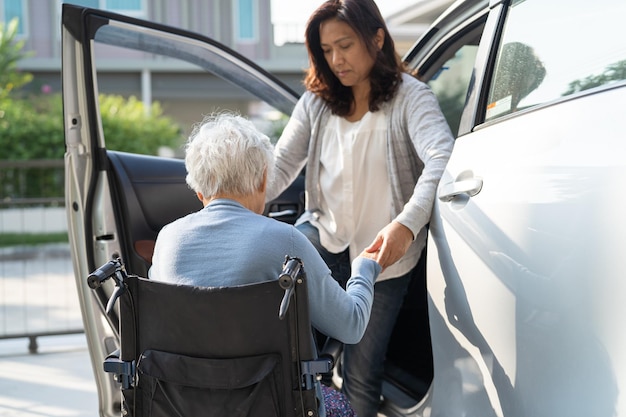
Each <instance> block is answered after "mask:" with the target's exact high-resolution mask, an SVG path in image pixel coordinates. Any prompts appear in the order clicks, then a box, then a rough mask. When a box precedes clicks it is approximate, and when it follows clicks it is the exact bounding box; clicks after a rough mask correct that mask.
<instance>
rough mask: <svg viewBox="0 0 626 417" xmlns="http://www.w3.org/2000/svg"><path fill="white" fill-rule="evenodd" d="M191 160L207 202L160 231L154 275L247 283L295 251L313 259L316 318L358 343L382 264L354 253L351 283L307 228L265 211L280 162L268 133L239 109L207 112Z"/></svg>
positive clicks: (192, 180) (191, 144)
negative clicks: (337, 273) (340, 279)
mask: <svg viewBox="0 0 626 417" xmlns="http://www.w3.org/2000/svg"><path fill="white" fill-rule="evenodd" d="M185 165H186V168H187V172H188V174H187V184H188V185H189V186H190V187H191V188H192V189H193V190H194V191H195V192H196V194H197V196H198V198H199V199H200V200H201V201H202V203H203V205H204V208H203V209H201V210H200V211H198V212H195V213H191V214H189V215H187V216H185V217H182V218H180V219H178V220H175V221H174V222H172V223H170V224H168V225H166V226H165V227H164V228H163V229H162V230H161V231H160V233H159V235H158V238H157V241H156V246H155V249H154V256H153V264H152V267H151V268H150V270H149V277H150V278H151V279H154V280H159V281H166V282H173V283H177V284H188V285H196V286H211V287H219V286H235V285H242V284H248V283H251V282H259V281H267V280H275V279H276V277H277V276H278V275H279V273H280V272H281V269H282V264H283V262H284V260H285V256H286V255H288V256H295V257H298V258H300V259H301V260H302V261H303V263H304V265H306V271H307V277H308V293H309V299H310V300H309V305H310V317H311V323H312V325H313V326H314V327H315V328H316V329H317V330H318V331H320V332H321V333H323V334H325V335H327V336H330V337H332V338H335V339H337V340H339V341H341V342H343V343H347V344H354V343H357V342H358V341H359V340H360V339H361V337H362V336H363V333H364V332H365V329H366V327H367V323H368V320H369V316H370V310H371V306H372V300H373V295H374V282H375V281H376V278H377V276H378V274H379V273H380V271H381V267H380V265H379V264H378V263H377V262H376V261H375V260H374V257H375V255H376V254H375V253H371V254H370V253H365V252H364V253H362V254H361V255H360V256H358V257H356V258H355V259H354V262H353V263H352V276H351V278H350V280H349V282H348V285H347V289H346V290H344V289H342V288H341V286H340V285H339V284H338V283H337V281H335V280H334V279H333V277H332V276H331V272H330V269H329V268H328V266H327V265H326V263H325V262H324V261H323V259H322V258H321V256H320V255H319V253H318V251H317V250H316V249H315V247H314V246H313V245H312V244H311V243H310V242H309V240H308V239H307V238H306V237H305V236H304V235H303V234H302V233H300V232H299V231H298V230H297V229H296V228H295V227H293V226H292V225H289V224H286V223H282V222H279V221H277V220H274V219H270V218H268V217H265V216H263V215H262V213H263V210H264V208H265V191H266V188H267V184H268V182H269V181H271V178H272V171H273V167H274V153H273V147H272V145H271V143H270V141H269V139H268V138H267V136H265V135H264V134H262V133H261V132H259V131H258V130H257V129H256V128H255V127H254V125H253V124H252V123H251V122H250V121H248V120H246V119H245V118H243V117H241V116H238V115H233V114H230V113H222V114H218V115H215V116H211V117H207V118H205V120H204V121H203V122H202V123H201V124H199V125H197V126H196V127H195V128H194V131H193V133H192V134H191V136H190V138H189V140H188V142H187V145H186V148H185Z"/></svg>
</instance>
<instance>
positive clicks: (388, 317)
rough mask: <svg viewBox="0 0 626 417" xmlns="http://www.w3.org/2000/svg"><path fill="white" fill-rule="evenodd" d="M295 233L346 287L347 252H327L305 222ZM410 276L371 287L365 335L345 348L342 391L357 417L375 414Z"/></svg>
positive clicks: (314, 229) (348, 267) (313, 230)
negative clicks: (391, 340)
mask: <svg viewBox="0 0 626 417" xmlns="http://www.w3.org/2000/svg"><path fill="white" fill-rule="evenodd" d="M298 230H300V231H301V232H302V233H303V234H304V235H305V236H306V237H307V238H308V239H309V240H310V241H311V243H313V246H315V247H316V248H317V250H318V252H319V253H320V255H321V256H322V259H324V261H325V262H326V264H327V265H328V267H329V268H330V270H331V271H332V274H333V277H334V278H335V280H337V281H338V282H339V283H340V284H341V286H342V287H344V288H345V285H346V282H347V281H348V279H349V278H350V256H349V253H348V250H346V251H344V252H341V253H331V252H328V251H327V250H326V249H325V248H324V247H322V245H321V243H320V238H319V232H318V231H317V229H316V228H315V227H314V226H313V225H311V224H310V223H308V222H306V223H303V224H301V225H298ZM411 275H412V271H411V272H409V273H408V274H406V275H404V276H402V277H398V278H393V279H388V280H385V281H382V282H378V283H376V284H375V285H374V303H373V305H372V313H371V315H370V321H369V323H368V325H367V329H366V330H365V334H364V335H363V338H362V339H361V341H360V342H359V343H358V344H356V345H344V349H343V367H342V370H343V375H342V376H343V386H342V388H341V390H342V392H343V393H344V394H345V395H346V396H347V397H348V400H349V401H350V404H351V405H352V407H353V408H354V411H355V412H356V414H357V416H359V417H376V415H377V414H378V407H379V405H380V395H381V394H382V383H383V374H384V362H385V356H386V354H387V344H388V343H389V339H390V337H391V333H392V331H393V327H394V325H395V323H396V319H397V317H398V313H399V312H400V308H401V307H402V302H403V300H404V296H405V295H406V293H407V290H408V287H409V283H410V281H411Z"/></svg>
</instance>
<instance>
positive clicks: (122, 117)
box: [0, 95, 182, 160]
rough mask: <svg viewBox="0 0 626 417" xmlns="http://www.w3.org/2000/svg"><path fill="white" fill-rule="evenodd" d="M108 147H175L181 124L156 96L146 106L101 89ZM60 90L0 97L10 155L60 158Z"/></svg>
mask: <svg viewBox="0 0 626 417" xmlns="http://www.w3.org/2000/svg"><path fill="white" fill-rule="evenodd" d="M100 110H101V115H102V126H103V130H104V136H105V140H106V144H107V148H108V149H115V150H119V151H124V152H134V153H142V154H149V155H156V154H157V153H158V150H159V148H160V147H161V146H167V147H170V148H174V149H178V148H179V147H180V145H181V144H182V135H181V132H182V129H181V128H180V126H179V125H178V124H177V123H175V122H174V121H173V120H172V119H171V118H169V117H166V116H163V112H162V110H161V107H160V104H159V103H158V102H155V103H154V104H153V105H152V107H151V109H150V111H149V112H145V110H144V105H143V103H142V102H141V101H139V100H137V99H136V98H135V97H130V98H129V99H125V98H123V97H122V96H111V95H101V96H100ZM63 129H64V128H63V112H62V102H61V97H60V95H51V96H37V97H34V98H31V99H28V100H26V99H23V100H11V99H5V100H3V101H2V102H0V148H1V149H2V150H3V152H2V153H3V158H2V159H9V160H24V159H57V158H63V154H64V152H65V139H64V130H63Z"/></svg>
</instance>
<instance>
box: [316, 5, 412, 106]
mask: <svg viewBox="0 0 626 417" xmlns="http://www.w3.org/2000/svg"><path fill="white" fill-rule="evenodd" d="M329 19H337V20H339V21H341V22H345V23H347V24H348V25H349V26H350V27H351V28H352V29H353V30H354V31H355V32H356V34H357V36H359V38H361V40H362V41H363V43H364V44H365V45H366V47H367V50H368V51H369V53H370V54H371V56H372V57H373V58H374V66H373V68H372V71H371V73H370V77H369V78H370V83H371V92H370V102H369V110H370V111H376V110H378V109H379V108H380V105H381V104H382V103H384V102H386V101H389V100H391V99H392V98H393V96H394V95H395V93H396V91H397V90H398V85H399V84H400V82H401V81H402V72H403V70H404V67H403V65H402V63H401V61H400V57H399V56H398V54H397V53H396V49H395V45H394V43H393V39H392V38H391V35H390V34H389V30H388V29H387V25H385V21H384V19H383V17H382V16H381V14H380V10H378V7H377V6H376V4H375V3H374V0H328V1H326V2H324V3H323V4H322V5H321V6H320V7H318V8H317V10H315V11H314V12H313V14H312V15H311V17H310V18H309V20H308V22H307V26H306V31H305V39H306V40H305V42H306V47H307V50H308V52H309V61H310V67H309V69H308V70H307V72H306V76H305V78H304V86H305V87H306V89H307V90H309V91H311V92H313V93H314V94H317V95H318V96H320V97H321V98H323V99H324V100H325V101H326V102H327V103H328V105H329V106H330V108H331V110H332V112H333V114H336V115H339V116H347V115H349V114H350V109H351V104H352V100H353V96H352V89H351V88H350V87H345V86H344V85H343V84H341V82H340V81H339V79H338V78H337V77H336V76H335V74H333V72H332V70H331V69H330V67H329V66H328V63H327V62H326V58H325V57H324V52H323V51H322V47H321V45H320V42H321V41H320V25H321V24H322V23H323V22H325V21H326V20H329ZM378 29H382V30H383V31H384V34H385V40H384V43H383V47H382V48H381V49H378V47H377V45H376V44H375V42H374V38H375V36H376V34H377V31H378Z"/></svg>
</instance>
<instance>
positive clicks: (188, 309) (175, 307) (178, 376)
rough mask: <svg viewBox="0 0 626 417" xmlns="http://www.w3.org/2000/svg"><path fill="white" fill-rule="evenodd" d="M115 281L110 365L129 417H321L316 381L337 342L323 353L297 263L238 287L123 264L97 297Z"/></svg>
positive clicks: (94, 284) (110, 271)
mask: <svg viewBox="0 0 626 417" xmlns="http://www.w3.org/2000/svg"><path fill="white" fill-rule="evenodd" d="M109 279H113V280H114V282H115V291H114V292H113V294H112V296H111V297H110V299H109V300H108V302H107V305H106V306H102V308H103V309H105V311H106V313H107V314H110V313H111V312H112V311H113V310H114V309H115V308H119V311H118V312H117V314H118V315H119V336H120V337H119V339H120V344H119V349H117V350H116V351H114V352H112V353H111V354H110V355H109V356H108V357H107V359H106V360H105V361H104V364H103V366H104V370H105V371H106V372H109V373H111V374H112V375H113V377H114V378H115V380H116V381H117V382H118V383H119V385H120V388H121V414H122V415H123V416H129V417H147V416H152V417H161V416H168V417H169V416H176V417H187V416H190V417H191V416H194V417H195V416H227V417H234V416H260V417H266V416H267V417H277V416H284V417H316V416H318V415H319V412H318V410H319V404H318V396H317V395H316V382H317V381H319V380H320V379H321V376H322V375H323V374H328V373H329V372H331V371H332V369H333V366H334V363H335V361H336V359H337V356H338V353H339V351H340V349H338V347H340V343H339V342H337V341H332V342H331V343H329V345H328V346H326V347H325V351H327V352H329V353H327V354H320V355H318V353H317V349H316V346H315V341H314V333H313V332H312V327H311V323H310V319H309V306H308V295H307V280H306V274H305V272H304V268H303V266H302V262H301V261H300V260H299V259H297V258H289V257H287V258H286V259H285V263H284V265H283V269H282V272H281V273H280V274H279V276H278V277H277V279H276V280H274V281H267V282H260V283H254V284H247V285H240V286H234V287H215V288H213V287H196V286H188V285H176V284H170V283H164V282H158V281H152V280H149V279H146V278H141V277H138V276H136V275H132V274H127V273H126V272H125V269H124V265H123V263H122V261H121V260H120V259H114V260H112V261H109V262H108V263H106V264H104V265H102V266H101V267H100V268H98V269H97V270H96V271H94V272H93V273H91V274H90V275H89V276H88V278H87V281H88V285H89V287H90V288H92V289H94V290H95V289H97V288H98V287H99V286H100V285H102V283H103V282H104V281H106V280H109ZM116 306H117V307H116Z"/></svg>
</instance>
